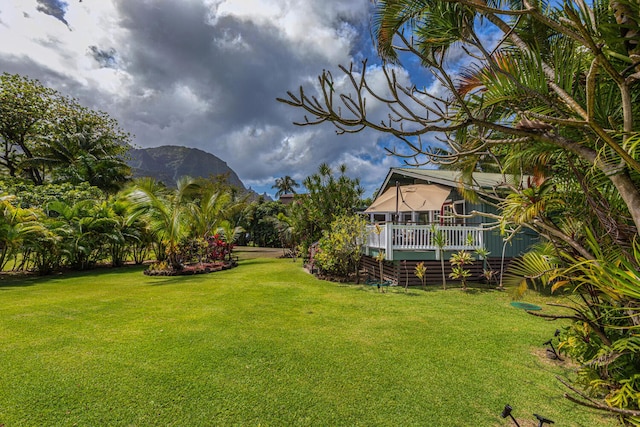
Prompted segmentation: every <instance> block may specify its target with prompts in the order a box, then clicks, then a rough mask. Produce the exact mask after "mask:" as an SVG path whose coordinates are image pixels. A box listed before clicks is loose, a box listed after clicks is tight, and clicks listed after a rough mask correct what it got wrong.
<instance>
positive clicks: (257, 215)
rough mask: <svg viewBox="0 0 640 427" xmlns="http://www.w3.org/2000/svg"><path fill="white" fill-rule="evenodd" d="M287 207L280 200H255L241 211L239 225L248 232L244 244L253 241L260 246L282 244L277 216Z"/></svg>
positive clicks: (271, 246)
mask: <svg viewBox="0 0 640 427" xmlns="http://www.w3.org/2000/svg"><path fill="white" fill-rule="evenodd" d="M286 209H287V207H286V206H285V205H283V204H282V203H280V202H265V201H260V200H258V201H255V202H253V203H250V204H248V205H247V206H246V207H245V209H244V211H243V212H242V215H241V219H240V222H239V225H240V226H241V227H242V228H243V229H244V230H245V231H246V232H247V233H248V234H249V240H248V241H246V242H244V244H249V243H253V244H255V245H257V246H261V247H268V248H273V247H278V246H280V245H281V244H282V240H281V234H280V231H279V223H278V220H277V218H278V216H279V215H280V214H284V213H285V212H286Z"/></svg>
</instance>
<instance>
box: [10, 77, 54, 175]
mask: <svg viewBox="0 0 640 427" xmlns="http://www.w3.org/2000/svg"><path fill="white" fill-rule="evenodd" d="M58 99H60V95H59V94H58V93H57V92H56V91H54V90H53V89H49V88H47V87H44V86H43V85H42V84H41V83H40V82H39V81H37V80H31V79H29V78H26V77H22V76H20V75H17V74H8V73H3V74H2V75H1V76H0V139H1V144H0V165H1V166H2V167H4V168H6V170H7V171H8V172H9V175H10V176H12V177H16V176H19V174H20V173H21V172H22V170H21V168H20V163H21V161H22V159H23V158H31V157H33V150H34V148H35V140H36V137H37V136H38V135H39V134H40V132H41V131H42V129H43V126H44V124H45V123H46V122H47V121H49V120H50V119H51V118H52V111H53V105H55V103H56V101H57V100H58ZM24 172H25V173H26V174H27V176H28V177H29V179H31V180H32V181H33V182H34V183H36V184H41V183H42V182H43V178H42V176H41V175H40V173H39V172H38V171H37V170H34V169H27V170H25V171H24Z"/></svg>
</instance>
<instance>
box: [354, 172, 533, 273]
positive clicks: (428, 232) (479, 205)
mask: <svg viewBox="0 0 640 427" xmlns="http://www.w3.org/2000/svg"><path fill="white" fill-rule="evenodd" d="M526 179H527V177H515V176H505V175H502V174H495V173H475V174H474V175H473V184H471V185H468V184H463V183H462V180H461V173H460V172H459V171H452V170H431V169H421V168H392V169H390V170H389V173H388V174H387V176H386V178H385V180H384V182H383V184H382V186H381V187H380V191H379V192H378V196H377V197H376V199H375V200H374V201H373V203H372V204H371V206H369V207H368V208H367V209H366V210H365V211H364V212H363V214H364V215H366V216H367V217H368V218H369V220H370V223H371V225H370V226H369V230H368V231H369V233H368V238H367V242H366V245H365V257H364V261H363V265H364V267H365V269H366V270H367V272H368V274H370V275H371V276H379V275H380V274H379V272H378V270H379V269H378V268H377V266H378V263H377V262H376V261H374V258H378V257H384V260H385V261H386V264H385V265H386V267H385V270H386V271H387V273H385V274H384V276H385V279H387V280H392V281H394V282H396V283H398V284H402V285H404V284H405V282H406V281H407V280H409V281H411V282H412V283H415V282H416V280H417V279H416V278H415V277H409V276H414V275H413V271H414V270H415V265H416V264H417V263H418V262H421V261H424V262H425V264H426V265H427V268H428V270H427V271H428V273H429V276H430V277H431V278H432V279H435V278H436V277H440V276H441V267H440V265H441V264H440V261H439V259H440V257H441V254H444V259H445V261H447V262H446V263H445V264H446V267H447V268H450V266H449V262H448V260H449V258H450V256H451V254H452V253H454V252H457V251H459V250H467V251H470V252H475V251H476V250H477V249H479V248H482V249H486V250H488V251H489V253H490V254H489V256H488V258H487V259H483V260H477V261H476V262H475V263H474V266H472V267H471V270H472V274H473V275H474V276H482V274H483V270H485V269H491V270H494V271H495V272H497V273H498V275H500V273H501V272H502V271H503V270H504V269H505V267H506V265H508V262H509V261H510V260H511V259H513V258H515V257H517V256H520V255H522V254H523V253H524V252H526V250H527V249H528V247H529V246H531V244H533V243H535V242H537V241H538V235H537V234H535V233H534V232H532V231H528V230H525V231H519V232H518V233H516V234H515V235H514V236H511V238H509V239H507V238H506V236H503V235H501V234H500V230H499V227H498V226H497V223H496V221H495V219H492V218H491V215H492V214H496V213H497V207H496V206H495V203H492V200H491V199H490V198H489V199H486V198H485V201H479V202H470V201H468V200H465V199H464V198H463V196H462V193H463V192H464V191H465V190H467V191H468V190H473V191H482V192H483V194H496V195H499V194H506V193H507V192H508V191H509V188H510V187H513V186H519V185H522V184H523V183H524V182H526ZM493 201H495V202H497V199H494V200H493ZM438 238H440V240H438ZM476 258H477V256H476ZM378 259H379V258H378ZM448 273H449V271H447V275H448ZM440 280H441V279H440Z"/></svg>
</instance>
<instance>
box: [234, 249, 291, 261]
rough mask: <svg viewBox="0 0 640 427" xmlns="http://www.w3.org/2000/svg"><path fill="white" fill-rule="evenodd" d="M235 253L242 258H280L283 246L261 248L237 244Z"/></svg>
mask: <svg viewBox="0 0 640 427" xmlns="http://www.w3.org/2000/svg"><path fill="white" fill-rule="evenodd" d="M233 254H234V255H237V256H238V258H239V259H240V260H243V259H253V258H279V257H281V256H282V248H259V247H255V246H236V247H235V248H234V249H233Z"/></svg>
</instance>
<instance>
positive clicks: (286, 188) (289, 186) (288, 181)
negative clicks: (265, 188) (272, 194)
mask: <svg viewBox="0 0 640 427" xmlns="http://www.w3.org/2000/svg"><path fill="white" fill-rule="evenodd" d="M298 187H300V184H298V183H297V182H296V180H295V179H293V178H291V177H290V176H289V175H286V176H283V177H282V178H277V179H276V183H275V184H274V185H272V186H271V188H277V189H278V191H277V192H276V197H280V196H282V195H283V194H292V193H293V194H295V193H296V190H295V189H296V188H298Z"/></svg>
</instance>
